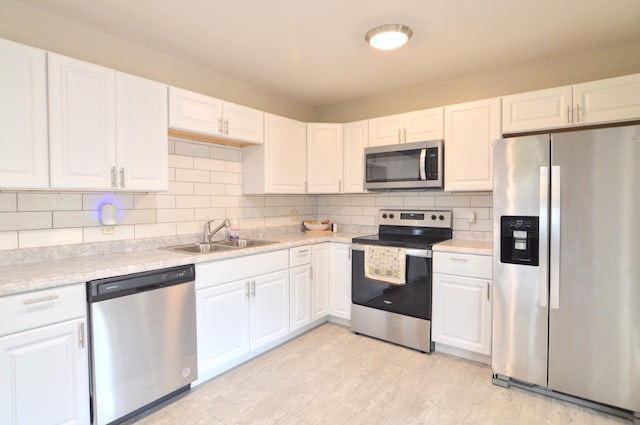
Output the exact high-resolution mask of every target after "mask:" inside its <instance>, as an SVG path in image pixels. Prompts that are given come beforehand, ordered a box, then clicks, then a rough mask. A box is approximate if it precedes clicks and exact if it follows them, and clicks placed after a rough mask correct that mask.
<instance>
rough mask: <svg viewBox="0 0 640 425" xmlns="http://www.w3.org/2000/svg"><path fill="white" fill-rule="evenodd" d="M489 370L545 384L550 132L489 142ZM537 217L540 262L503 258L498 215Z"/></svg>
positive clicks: (499, 217) (499, 216)
mask: <svg viewBox="0 0 640 425" xmlns="http://www.w3.org/2000/svg"><path fill="white" fill-rule="evenodd" d="M493 155H494V156H493V158H494V159H493V164H494V169H493V208H494V209H493V217H494V218H493V229H494V238H493V240H494V242H493V253H494V255H493V282H494V284H493V342H492V345H493V348H492V349H493V351H492V361H491V363H492V368H493V372H494V373H496V374H499V375H504V376H508V377H512V378H516V379H518V380H522V381H526V382H529V383H532V384H537V385H542V386H546V385H547V336H548V307H547V305H548V301H547V296H548V277H547V270H548V249H547V246H548V245H547V238H548V219H547V218H548V204H549V196H548V194H549V189H548V187H549V186H548V183H549V135H548V134H546V135H538V136H527V137H517V138H511V139H502V140H497V141H496V142H495V143H494V146H493ZM502 216H530V217H539V229H540V233H539V265H538V266H533V265H519V264H510V263H504V262H502V261H501V255H500V253H501V240H502V235H501V233H502V231H501V217H502Z"/></svg>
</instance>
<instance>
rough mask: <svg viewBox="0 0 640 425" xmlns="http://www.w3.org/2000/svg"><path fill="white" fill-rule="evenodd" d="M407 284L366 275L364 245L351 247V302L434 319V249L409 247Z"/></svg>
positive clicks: (407, 252)
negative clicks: (432, 302) (432, 310)
mask: <svg viewBox="0 0 640 425" xmlns="http://www.w3.org/2000/svg"><path fill="white" fill-rule="evenodd" d="M406 254H407V256H406V258H407V267H406V272H407V276H406V284H405V285H402V286H396V285H392V284H389V283H385V282H380V281H378V280H372V279H367V278H366V277H365V276H364V245H361V244H354V245H353V246H352V263H351V301H352V302H353V304H359V305H362V306H365V307H370V308H375V309H378V310H384V311H388V312H391V313H397V314H402V315H405V316H411V317H416V318H419V319H426V320H431V250H426V249H407V250H406Z"/></svg>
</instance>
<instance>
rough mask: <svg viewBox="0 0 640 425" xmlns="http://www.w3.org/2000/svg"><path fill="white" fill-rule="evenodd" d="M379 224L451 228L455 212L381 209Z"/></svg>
mask: <svg viewBox="0 0 640 425" xmlns="http://www.w3.org/2000/svg"><path fill="white" fill-rule="evenodd" d="M378 224H379V225H381V226H413V227H443V228H450V227H451V225H452V224H453V214H452V212H451V211H450V210H380V211H379V212H378Z"/></svg>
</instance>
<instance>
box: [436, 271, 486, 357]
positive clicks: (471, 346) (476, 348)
mask: <svg viewBox="0 0 640 425" xmlns="http://www.w3.org/2000/svg"><path fill="white" fill-rule="evenodd" d="M490 296H491V281H489V280H484V279H475V278H471V277H463V276H454V275H447V274H441V273H434V274H433V316H432V317H433V319H432V323H431V326H432V329H433V340H434V341H435V342H439V343H442V344H446V345H449V346H452V347H457V348H461V349H463V350H468V351H473V352H476V353H480V354H485V355H491V300H490Z"/></svg>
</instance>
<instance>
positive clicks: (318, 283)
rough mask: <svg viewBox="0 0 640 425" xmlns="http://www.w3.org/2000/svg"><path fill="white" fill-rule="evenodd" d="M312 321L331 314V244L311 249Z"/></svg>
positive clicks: (315, 246) (314, 246) (321, 244)
mask: <svg viewBox="0 0 640 425" xmlns="http://www.w3.org/2000/svg"><path fill="white" fill-rule="evenodd" d="M311 294H312V295H311V321H314V320H318V319H321V318H323V317H325V316H327V315H328V314H329V243H320V244H316V245H312V247H311Z"/></svg>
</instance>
